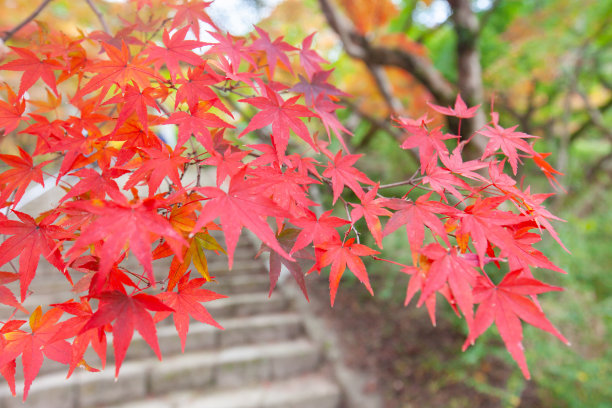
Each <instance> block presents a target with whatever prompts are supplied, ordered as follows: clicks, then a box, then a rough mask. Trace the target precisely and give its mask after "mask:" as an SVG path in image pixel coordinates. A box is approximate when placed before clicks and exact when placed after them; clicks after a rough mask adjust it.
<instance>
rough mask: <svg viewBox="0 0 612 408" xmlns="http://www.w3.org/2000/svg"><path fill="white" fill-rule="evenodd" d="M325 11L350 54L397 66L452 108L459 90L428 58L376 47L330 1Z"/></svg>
mask: <svg viewBox="0 0 612 408" xmlns="http://www.w3.org/2000/svg"><path fill="white" fill-rule="evenodd" d="M319 5H320V6H321V10H322V11H323V14H324V16H325V18H326V19H327V22H328V23H329V25H330V27H331V28H332V29H333V30H334V31H335V32H336V33H337V34H338V36H339V37H340V40H341V41H342V44H343V46H344V49H345V50H346V52H347V54H349V55H350V56H351V57H353V58H357V59H361V60H363V61H367V62H368V63H370V64H373V65H384V66H394V67H398V68H401V69H403V70H405V71H407V72H409V73H410V74H411V75H412V76H414V77H415V79H416V80H417V81H419V82H420V83H421V84H423V86H425V88H427V90H428V91H429V92H430V93H431V94H432V95H433V97H434V98H435V99H436V102H437V103H439V104H442V105H451V104H452V103H453V102H454V100H455V93H456V92H455V89H454V88H453V86H452V85H451V84H450V83H449V82H448V81H447V80H446V79H445V78H444V77H443V76H442V74H441V73H440V72H439V71H438V70H437V69H436V68H435V67H434V66H433V64H432V63H431V62H430V61H428V60H427V59H426V58H424V57H421V56H418V55H413V54H410V53H408V52H406V51H403V50H401V49H398V48H387V47H383V46H376V45H372V44H371V43H370V42H369V40H368V39H367V38H366V37H365V36H363V35H362V34H360V33H358V32H357V31H356V30H355V28H354V27H353V25H352V23H351V22H350V21H348V20H347V19H346V18H345V17H344V16H342V15H340V14H339V13H338V12H337V11H336V9H335V8H334V7H333V6H332V5H331V3H330V1H329V0H319Z"/></svg>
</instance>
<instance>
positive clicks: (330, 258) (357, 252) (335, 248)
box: [317, 238, 379, 306]
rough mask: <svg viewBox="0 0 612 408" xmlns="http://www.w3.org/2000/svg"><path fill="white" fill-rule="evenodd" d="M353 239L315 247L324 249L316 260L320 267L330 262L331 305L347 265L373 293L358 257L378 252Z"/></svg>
mask: <svg viewBox="0 0 612 408" xmlns="http://www.w3.org/2000/svg"><path fill="white" fill-rule="evenodd" d="M354 241H355V239H354V238H350V239H348V240H346V241H345V242H342V241H340V240H334V241H331V242H326V243H324V244H321V245H318V246H317V248H319V249H323V250H325V252H324V253H323V255H321V258H320V259H319V261H318V262H319V265H320V267H321V268H324V267H326V266H327V265H329V264H331V270H330V273H329V296H330V300H331V305H332V306H333V305H334V300H335V299H336V292H337V291H338V285H339V284H340V278H342V274H343V273H344V270H345V269H346V267H347V266H348V268H349V269H350V271H351V272H353V274H354V275H355V276H356V277H357V279H359V281H360V282H361V283H363V284H364V285H365V287H366V289H367V290H368V291H369V292H370V294H371V295H374V292H373V291H372V287H371V286H370V280H369V279H368V273H367V271H366V268H365V265H364V264H363V261H362V260H361V258H360V257H362V256H369V255H375V254H378V253H379V252H378V251H375V250H373V249H371V248H368V247H367V246H365V245H361V244H355V243H354Z"/></svg>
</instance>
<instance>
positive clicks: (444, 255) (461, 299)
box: [419, 244, 478, 327]
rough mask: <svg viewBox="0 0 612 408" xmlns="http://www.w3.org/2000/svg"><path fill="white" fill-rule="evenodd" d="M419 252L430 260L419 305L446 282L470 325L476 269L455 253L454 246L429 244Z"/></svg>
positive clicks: (472, 313)
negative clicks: (447, 247) (445, 246)
mask: <svg viewBox="0 0 612 408" xmlns="http://www.w3.org/2000/svg"><path fill="white" fill-rule="evenodd" d="M421 253H422V254H423V255H425V256H426V257H427V258H429V259H430V260H431V265H430V266H429V271H428V274H427V281H426V282H425V285H424V287H423V292H422V293H421V297H420V299H419V305H422V304H423V303H424V302H425V301H426V300H427V298H428V297H429V296H430V295H432V294H433V293H434V292H436V291H438V290H440V289H442V288H443V287H444V285H445V284H447V283H448V286H449V288H450V290H451V293H452V295H453V297H454V298H455V299H456V301H457V304H458V305H459V309H460V310H461V312H462V313H463V316H465V320H466V322H467V325H468V327H471V326H472V321H473V318H474V300H473V296H472V287H473V286H474V285H475V284H476V278H477V277H478V273H477V272H476V270H475V269H474V268H473V267H472V266H471V265H470V264H469V263H468V262H467V261H466V260H465V259H463V258H462V257H461V256H460V255H459V254H458V253H457V250H456V248H455V247H451V248H450V249H446V248H444V247H443V246H442V245H440V244H429V245H427V246H426V247H425V248H423V249H422V250H421Z"/></svg>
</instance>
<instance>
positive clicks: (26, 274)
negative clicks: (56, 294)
mask: <svg viewBox="0 0 612 408" xmlns="http://www.w3.org/2000/svg"><path fill="white" fill-rule="evenodd" d="M13 213H15V215H17V217H19V220H20V221H13V220H4V221H0V234H6V235H12V236H11V237H9V238H7V239H6V241H4V242H3V243H2V244H0V266H2V265H4V264H5V263H7V262H9V261H11V260H13V259H14V258H16V257H17V256H19V284H20V289H21V301H22V302H23V300H24V299H25V298H26V294H27V291H28V287H29V286H30V282H32V279H34V275H35V274H36V268H37V267H38V261H39V259H40V256H41V255H42V256H44V257H45V258H46V259H47V260H48V261H49V262H51V264H52V265H53V266H55V267H56V268H58V269H59V270H61V271H64V262H63V261H62V259H61V256H60V252H59V250H58V248H57V245H56V241H55V239H61V238H65V237H66V233H65V232H64V230H63V229H62V228H60V227H58V226H57V225H52V224H53V222H54V221H55V219H56V218H57V216H58V214H56V215H54V216H48V217H46V218H45V219H44V220H42V221H41V222H36V220H35V219H34V218H32V217H30V216H29V215H28V214H25V213H22V212H19V211H13ZM64 275H65V276H66V278H67V279H68V280H69V281H70V282H71V283H72V280H71V279H70V275H68V273H67V272H65V271H64Z"/></svg>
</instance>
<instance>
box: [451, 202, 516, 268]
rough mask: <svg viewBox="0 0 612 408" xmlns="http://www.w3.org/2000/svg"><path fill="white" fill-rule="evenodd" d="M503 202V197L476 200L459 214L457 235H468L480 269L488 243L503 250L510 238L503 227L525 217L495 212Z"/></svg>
mask: <svg viewBox="0 0 612 408" xmlns="http://www.w3.org/2000/svg"><path fill="white" fill-rule="evenodd" d="M504 201H506V197H504V196H502V197H487V198H484V199H478V200H477V201H476V203H474V204H472V205H470V206H468V207H466V209H465V212H464V213H463V214H459V219H460V220H461V225H460V226H459V229H458V231H457V233H458V234H469V236H470V237H471V238H472V242H473V243H474V247H475V248H476V254H477V255H478V260H479V264H480V267H481V268H482V266H483V265H484V257H485V252H486V250H487V246H488V242H489V241H491V242H493V243H495V244H496V245H497V246H499V247H501V248H502V249H503V248H504V247H505V246H506V243H507V242H508V238H509V236H510V233H509V232H508V231H506V230H505V229H504V228H503V226H505V225H512V224H518V223H520V222H523V221H525V217H522V216H519V215H517V214H513V213H511V212H506V211H499V210H496V208H497V207H498V206H499V205H500V204H501V203H503V202H504Z"/></svg>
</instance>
